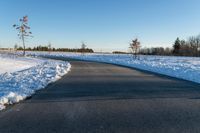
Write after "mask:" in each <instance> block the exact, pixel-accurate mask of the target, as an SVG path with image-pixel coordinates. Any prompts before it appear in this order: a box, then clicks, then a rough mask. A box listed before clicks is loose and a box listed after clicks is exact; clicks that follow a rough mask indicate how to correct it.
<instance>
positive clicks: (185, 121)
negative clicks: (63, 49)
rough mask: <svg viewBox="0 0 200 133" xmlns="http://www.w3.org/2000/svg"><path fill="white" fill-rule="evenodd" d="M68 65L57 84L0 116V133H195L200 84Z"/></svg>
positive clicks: (100, 66)
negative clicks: (66, 71) (65, 72)
mask: <svg viewBox="0 0 200 133" xmlns="http://www.w3.org/2000/svg"><path fill="white" fill-rule="evenodd" d="M63 60H64V59H63ZM70 63H71V64H72V70H71V72H69V73H68V74H67V75H66V76H64V77H63V78H62V79H61V80H59V81H57V82H56V83H54V84H51V85H49V86H48V87H47V88H46V89H43V90H41V91H38V92H37V93H36V94H35V95H34V96H33V97H32V98H30V99H28V100H25V101H23V102H21V103H19V104H15V105H13V106H11V107H8V108H7V109H6V110H4V111H2V112H0V133H37V132H38V133H199V132H200V85H197V84H195V83H191V82H187V81H182V80H177V79H173V78H169V77H165V76H159V75H156V74H152V73H145V72H141V71H138V70H134V69H130V68H125V67H120V66H115V65H110V64H103V63H94V62H83V61H76V60H71V61H70Z"/></svg>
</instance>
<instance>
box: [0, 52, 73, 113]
mask: <svg viewBox="0 0 200 133" xmlns="http://www.w3.org/2000/svg"><path fill="white" fill-rule="evenodd" d="M70 68H71V65H70V64H69V63H68V62H64V61H56V60H47V59H41V58H40V59H36V58H30V57H18V56H14V55H5V54H0V73H1V74H0V110H2V109H4V108H5V105H6V104H13V103H17V102H19V101H21V100H23V99H25V98H27V97H29V96H31V95H32V94H34V92H35V91H36V90H39V89H42V88H44V87H46V86H47V85H48V84H49V83H51V82H54V81H56V80H58V79H59V78H60V77H62V76H63V75H64V74H66V73H67V72H68V71H69V70H70Z"/></svg>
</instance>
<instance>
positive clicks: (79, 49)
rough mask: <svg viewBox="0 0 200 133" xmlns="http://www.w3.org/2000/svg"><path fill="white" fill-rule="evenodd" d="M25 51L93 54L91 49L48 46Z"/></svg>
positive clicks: (18, 48) (19, 48) (29, 48)
mask: <svg viewBox="0 0 200 133" xmlns="http://www.w3.org/2000/svg"><path fill="white" fill-rule="evenodd" d="M15 49H16V50H24V48H23V47H17V48H15ZM25 50H26V51H49V52H80V53H93V52H94V51H93V49H90V48H53V47H49V46H42V45H40V46H36V47H33V48H31V47H28V48H26V49H25Z"/></svg>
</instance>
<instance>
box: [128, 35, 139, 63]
mask: <svg viewBox="0 0 200 133" xmlns="http://www.w3.org/2000/svg"><path fill="white" fill-rule="evenodd" d="M140 47H141V45H140V42H139V41H138V39H137V38H136V39H134V40H132V41H131V43H130V47H129V48H130V49H131V52H132V54H133V57H134V58H135V59H136V58H137V54H138V53H139V49H140Z"/></svg>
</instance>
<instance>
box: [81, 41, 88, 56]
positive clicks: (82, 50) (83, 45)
mask: <svg viewBox="0 0 200 133" xmlns="http://www.w3.org/2000/svg"><path fill="white" fill-rule="evenodd" d="M86 47H87V46H86V44H85V42H82V43H81V53H82V54H83V55H84V52H85V49H86Z"/></svg>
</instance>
